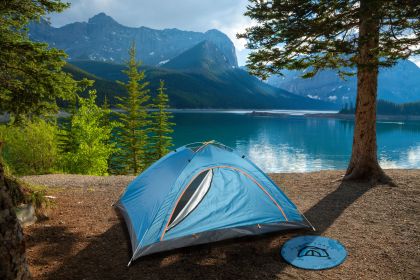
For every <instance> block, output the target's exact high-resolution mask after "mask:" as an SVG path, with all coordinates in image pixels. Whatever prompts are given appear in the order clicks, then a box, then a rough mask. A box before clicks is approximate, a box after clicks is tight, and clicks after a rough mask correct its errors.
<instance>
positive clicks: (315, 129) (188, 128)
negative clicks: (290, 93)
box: [173, 111, 420, 172]
mask: <svg viewBox="0 0 420 280" xmlns="http://www.w3.org/2000/svg"><path fill="white" fill-rule="evenodd" d="M288 113H291V114H293V115H289V116H283V117H265V116H250V115H246V114H244V111H242V112H241V111H230V112H229V111H217V112H176V113H174V119H173V122H175V123H176V126H175V128H174V129H175V131H174V134H173V137H174V144H175V147H179V146H182V145H185V144H188V143H191V142H198V141H208V140H216V141H219V142H221V143H223V144H225V145H227V146H230V147H232V148H234V149H236V150H237V151H238V152H239V153H241V154H243V155H245V156H247V157H249V158H250V159H251V160H252V161H254V162H255V163H256V164H257V165H258V166H259V167H260V168H262V169H263V170H264V171H265V172H310V171H317V170H326V169H345V168H346V167H347V163H348V160H349V157H350V154H351V145H352V141H353V138H352V137H353V121H349V120H338V119H326V118H325V119H324V118H310V117H304V116H301V115H300V114H302V112H299V111H289V112H288ZM377 136H378V157H379V160H380V164H381V166H382V167H383V168H420V122H416V121H403V122H391V121H390V122H388V121H383V122H382V121H378V123H377Z"/></svg>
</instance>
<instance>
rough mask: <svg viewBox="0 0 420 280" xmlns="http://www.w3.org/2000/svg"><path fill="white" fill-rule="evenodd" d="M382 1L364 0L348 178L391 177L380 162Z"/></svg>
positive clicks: (361, 5)
mask: <svg viewBox="0 0 420 280" xmlns="http://www.w3.org/2000/svg"><path fill="white" fill-rule="evenodd" d="M378 5H380V1H375V0H373V1H372V0H362V1H360V15H359V42H358V44H359V53H358V57H357V98H356V115H355V124H354V135H353V148H352V154H351V159H350V163H349V166H348V168H347V172H346V175H345V177H344V179H345V180H372V181H388V177H386V175H385V173H384V172H383V171H382V169H381V167H380V166H379V163H378V159H377V145H376V96H377V88H378V47H379V23H380V19H379V17H377V16H375V14H376V11H377V10H378Z"/></svg>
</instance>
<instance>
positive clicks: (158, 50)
mask: <svg viewBox="0 0 420 280" xmlns="http://www.w3.org/2000/svg"><path fill="white" fill-rule="evenodd" d="M28 27H29V37H30V38H31V39H32V40H35V41H42V42H47V43H48V44H49V45H50V46H52V47H56V48H59V49H63V50H64V51H65V52H66V53H67V54H68V55H69V60H74V59H90V60H95V61H109V62H116V63H123V62H124V61H125V60H127V59H128V55H127V49H128V48H129V46H130V44H131V42H132V41H134V42H135V43H136V47H137V53H138V55H139V58H140V59H141V60H142V61H143V62H144V63H145V64H147V65H152V66H158V65H159V63H161V62H163V61H166V60H170V59H172V58H174V57H176V56H178V55H179V54H181V53H183V52H184V51H186V50H188V49H190V48H191V47H193V46H195V45H196V44H198V43H200V42H202V41H205V40H208V41H211V42H212V43H214V44H215V45H217V46H218V47H219V48H220V50H221V51H222V52H223V53H224V54H225V56H226V58H227V59H228V62H229V64H230V65H231V66H232V67H237V66H238V62H237V58H236V52H235V46H234V45H233V43H232V41H231V40H230V39H229V37H228V36H226V34H224V33H222V32H220V31H219V30H216V29H210V30H208V31H206V32H196V31H183V30H179V29H177V28H170V29H169V28H166V29H162V30H159V29H152V28H149V27H144V26H141V27H128V26H124V25H122V24H120V23H118V22H117V21H116V20H114V19H113V18H112V17H110V16H108V15H106V14H105V13H99V14H97V15H95V16H93V17H91V18H90V19H89V20H88V21H87V22H74V23H70V24H66V25H64V26H61V27H53V26H51V25H50V24H49V23H48V22H47V21H46V20H43V19H41V21H40V22H31V23H30V24H29V26H28Z"/></svg>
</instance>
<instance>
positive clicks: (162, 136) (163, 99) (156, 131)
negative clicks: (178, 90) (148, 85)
mask: <svg viewBox="0 0 420 280" xmlns="http://www.w3.org/2000/svg"><path fill="white" fill-rule="evenodd" d="M165 91H166V88H165V82H164V81H162V80H161V81H160V86H159V88H158V94H157V95H156V97H155V98H154V100H153V105H152V108H153V109H155V111H153V112H152V113H151V119H152V123H151V127H150V134H151V136H150V137H151V141H150V143H151V144H150V157H149V160H150V164H151V163H153V162H154V161H156V160H158V159H159V158H161V157H162V156H164V155H166V154H167V153H168V152H169V148H170V147H171V146H172V145H173V144H172V137H171V136H170V135H171V133H172V132H173V129H172V126H173V125H174V123H171V122H170V121H169V120H170V119H171V118H172V117H173V116H172V114H171V112H169V111H168V108H169V97H168V95H167V94H166V93H165Z"/></svg>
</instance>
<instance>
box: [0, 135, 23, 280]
mask: <svg viewBox="0 0 420 280" xmlns="http://www.w3.org/2000/svg"><path fill="white" fill-rule="evenodd" d="M1 144H2V143H1V142H0V152H1ZM8 191H9V189H8V187H7V183H6V180H5V175H4V169H3V165H2V163H1V160H0V279H4V280H9V279H10V280H12V279H30V278H31V275H30V273H29V270H28V266H27V264H26V257H25V242H24V239H23V233H22V228H21V227H20V224H19V222H18V220H17V218H16V213H15V211H14V209H13V207H14V206H13V203H12V200H11V198H10V196H9V194H8Z"/></svg>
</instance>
